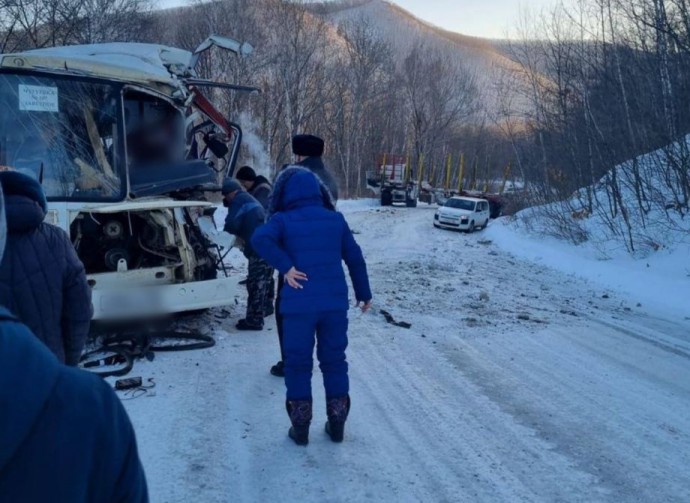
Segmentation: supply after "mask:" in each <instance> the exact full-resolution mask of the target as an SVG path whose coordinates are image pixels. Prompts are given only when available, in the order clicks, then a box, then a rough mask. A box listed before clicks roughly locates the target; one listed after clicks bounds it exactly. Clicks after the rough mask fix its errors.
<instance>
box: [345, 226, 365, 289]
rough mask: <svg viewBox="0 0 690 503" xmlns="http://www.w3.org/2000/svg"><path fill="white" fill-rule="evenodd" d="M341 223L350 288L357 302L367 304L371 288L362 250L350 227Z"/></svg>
mask: <svg viewBox="0 0 690 503" xmlns="http://www.w3.org/2000/svg"><path fill="white" fill-rule="evenodd" d="M342 222H343V260H344V261H345V264H346V265H347V269H348V271H349V272H350V279H351V280H352V287H353V288H354V289H355V298H356V299H357V302H369V301H370V300H371V288H370V287H369V276H368V274H367V264H366V262H365V261H364V256H363V255H362V249H361V248H360V247H359V245H358V244H357V242H356V241H355V238H354V236H353V235H352V231H351V230H350V227H349V226H348V225H347V222H346V221H345V219H344V218H343V219H342Z"/></svg>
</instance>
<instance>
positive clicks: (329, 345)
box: [283, 311, 350, 400]
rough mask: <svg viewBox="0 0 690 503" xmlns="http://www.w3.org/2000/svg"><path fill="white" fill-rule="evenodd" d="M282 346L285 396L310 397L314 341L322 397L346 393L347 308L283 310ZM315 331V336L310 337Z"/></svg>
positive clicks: (348, 385)
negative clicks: (320, 377) (316, 310)
mask: <svg viewBox="0 0 690 503" xmlns="http://www.w3.org/2000/svg"><path fill="white" fill-rule="evenodd" d="M283 334H284V335H283V337H284V340H283V344H284V349H285V362H284V363H285V387H286V388H287V393H286V395H287V396H286V398H287V399H288V400H311V398H312V396H311V374H312V368H313V365H314V360H313V355H314V342H316V356H317V358H318V359H319V368H320V369H321V373H322V374H323V386H324V388H325V389H326V398H339V397H342V396H345V395H347V394H348V392H349V389H350V382H349V379H348V377H347V361H346V360H345V349H346V348H347V311H328V312H323V313H308V314H285V315H284V316H283ZM314 335H316V339H315V338H314Z"/></svg>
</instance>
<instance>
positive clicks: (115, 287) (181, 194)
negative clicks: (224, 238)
mask: <svg viewBox="0 0 690 503" xmlns="http://www.w3.org/2000/svg"><path fill="white" fill-rule="evenodd" d="M212 45H217V46H221V47H223V48H225V49H229V50H231V51H233V52H235V53H236V54H238V55H239V56H244V55H247V54H248V53H249V52H250V51H251V46H249V45H248V44H240V43H238V42H236V41H233V40H230V39H225V38H221V37H216V36H212V37H209V39H207V40H206V41H205V42H204V44H202V45H201V46H199V49H197V51H195V52H194V53H191V52H188V51H184V50H181V49H176V48H171V47H166V46H162V45H156V44H138V43H109V44H94V45H83V46H66V47H55V48H47V49H38V50H31V51H26V52H19V53H15V54H3V55H0V107H1V109H2V111H3V113H2V114H0V165H5V166H8V167H10V168H11V169H16V170H19V171H22V172H24V173H27V174H29V175H31V176H33V177H35V178H36V179H38V180H39V181H40V183H41V184H42V186H43V188H44V191H45V194H46V197H47V199H48V209H49V211H48V216H47V221H48V222H49V223H52V224H54V225H57V226H60V227H62V228H63V229H64V230H65V231H67V233H68V234H69V236H70V237H71V240H72V243H73V244H74V247H75V248H76V250H77V253H78V255H79V257H80V258H81V260H82V262H83V263H84V266H85V268H86V272H87V276H88V281H89V284H90V285H91V287H92V292H93V308H94V319H96V320H123V319H129V318H136V317H141V316H155V315H162V314H168V313H176V312H181V311H192V310H199V309H204V308H209V307H213V306H218V305H222V304H227V303H228V302H229V301H230V299H231V298H232V297H233V294H234V292H235V290H236V288H237V278H233V277H229V276H228V274H227V271H226V270H225V268H224V267H223V264H222V255H223V253H224V252H223V246H224V247H225V249H227V248H228V247H229V246H232V242H231V241H228V242H225V243H224V245H223V244H222V243H221V242H219V240H217V239H214V237H216V236H215V235H216V234H217V233H216V231H215V225H214V222H213V212H214V211H215V205H213V204H212V203H211V202H209V201H208V200H207V197H206V196H207V195H208V194H210V193H212V192H213V191H217V190H218V189H219V183H220V182H221V181H222V179H223V178H224V177H225V176H231V175H232V172H233V169H234V165H235V161H236V159H237V155H238V150H239V146H240V142H241V138H242V132H241V129H240V128H239V126H238V125H236V124H233V123H232V122H231V121H230V120H228V119H226V118H225V117H223V115H222V114H221V113H219V112H218V110H217V109H215V108H214V107H213V106H212V104H211V103H210V102H209V101H208V100H207V99H206V98H205V97H204V96H203V94H202V93H201V92H199V88H200V87H201V86H212V85H219V86H223V87H230V88H234V89H238V90H241V91H246V90H251V89H250V88H246V87H242V86H234V85H230V84H216V83H212V82H208V81H204V80H202V79H199V78H198V77H197V75H196V73H195V71H194V66H195V64H196V61H197V60H198V58H199V54H200V52H201V51H203V50H205V49H207V48H208V47H211V46H212Z"/></svg>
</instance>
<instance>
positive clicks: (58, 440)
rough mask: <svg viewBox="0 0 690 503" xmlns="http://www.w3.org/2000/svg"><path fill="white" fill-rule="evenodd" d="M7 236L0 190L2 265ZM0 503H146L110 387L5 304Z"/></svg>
mask: <svg viewBox="0 0 690 503" xmlns="http://www.w3.org/2000/svg"><path fill="white" fill-rule="evenodd" d="M5 236H6V228H5V218H4V211H3V203H2V190H1V189H0V260H2V255H3V249H4V244H5ZM0 501H3V502H4V501H69V502H72V503H116V502H123V501H127V502H131V503H146V502H148V494H147V488H146V478H145V476H144V471H143V469H142V467H141V462H140V461H139V455H138V453H137V443H136V439H135V437H134V431H133V429H132V424H131V423H130V421H129V418H128V417H127V413H126V412H125V409H124V408H123V407H122V404H121V403H120V400H119V399H118V397H117V396H115V393H114V392H113V390H112V389H111V388H110V386H109V385H108V384H107V383H106V382H105V381H104V380H103V379H101V378H100V377H98V376H95V375H90V374H88V373H87V372H83V371H81V370H77V369H74V368H68V367H66V366H65V365H62V364H61V363H59V362H58V360H57V358H56V357H55V356H54V355H53V354H52V353H51V352H50V351H49V350H48V349H47V348H46V347H45V346H44V345H43V344H41V343H40V342H39V341H38V340H37V338H36V337H35V336H34V335H33V334H31V332H30V331H29V330H28V328H27V327H26V326H25V325H23V324H22V323H21V322H20V321H19V320H18V319H17V318H16V317H15V316H13V315H12V314H10V312H9V311H7V309H5V307H2V306H0Z"/></svg>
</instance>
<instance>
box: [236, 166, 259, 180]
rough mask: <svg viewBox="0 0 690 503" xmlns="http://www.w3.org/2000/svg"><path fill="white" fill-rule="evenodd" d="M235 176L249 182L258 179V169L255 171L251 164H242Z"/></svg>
mask: <svg viewBox="0 0 690 503" xmlns="http://www.w3.org/2000/svg"><path fill="white" fill-rule="evenodd" d="M235 178H237V179H238V180H244V181H247V182H253V181H254V180H256V171H254V170H253V169H252V168H251V166H242V167H241V168H240V169H238V170H237V173H236V174H235Z"/></svg>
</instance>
